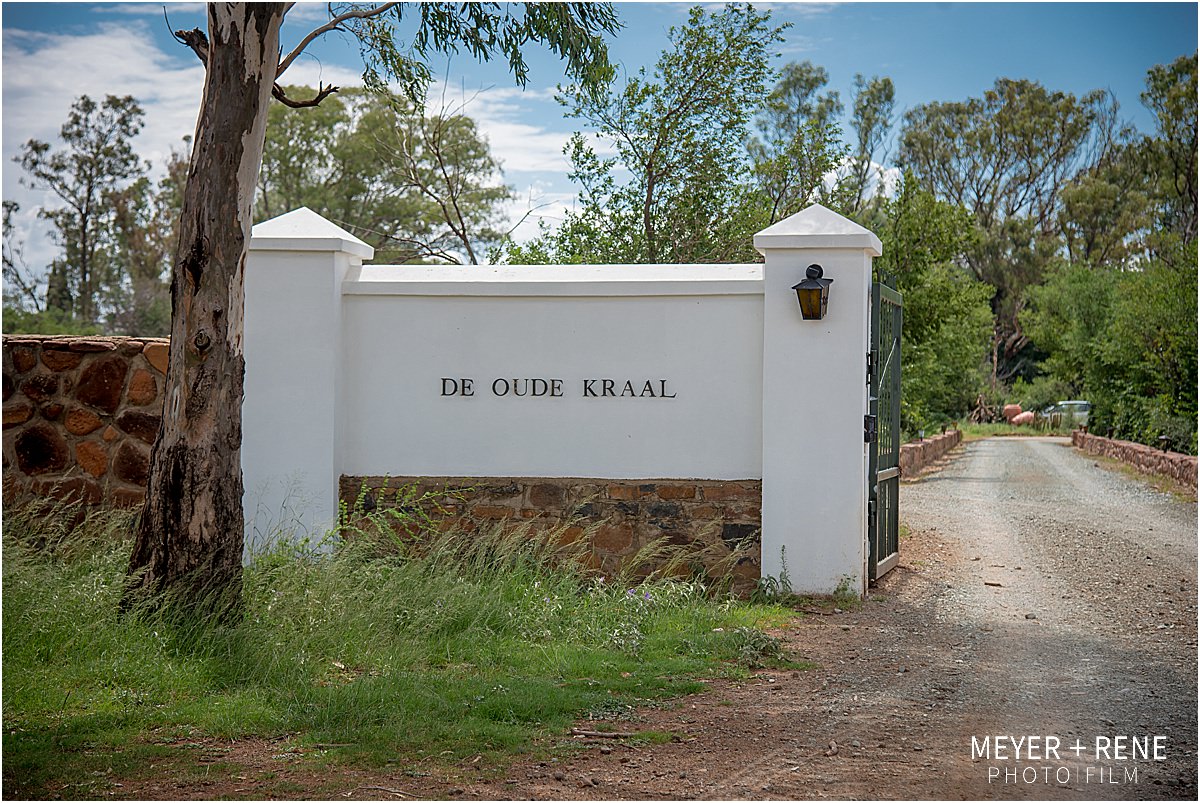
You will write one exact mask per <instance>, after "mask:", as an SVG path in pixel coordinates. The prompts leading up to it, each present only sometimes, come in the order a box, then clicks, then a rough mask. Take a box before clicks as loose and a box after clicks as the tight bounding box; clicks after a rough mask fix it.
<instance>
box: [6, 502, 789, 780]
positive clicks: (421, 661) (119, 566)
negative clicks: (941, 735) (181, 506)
mask: <svg viewBox="0 0 1200 803" xmlns="http://www.w3.org/2000/svg"><path fill="white" fill-rule="evenodd" d="M80 519H82V520H80ZM130 527H131V519H130V518H129V516H128V514H124V513H120V512H114V511H93V512H91V513H88V514H86V515H83V513H82V511H79V510H78V509H73V508H63V507H56V506H49V505H44V504H43V505H40V506H34V507H15V508H6V509H5V511H4V542H3V558H4V563H3V581H4V593H3V612H4V631H3V649H4V694H3V726H4V767H3V769H4V780H5V785H6V792H7V793H8V794H9V796H18V797H21V796H34V797H36V796H39V795H44V794H45V790H47V789H49V788H56V789H57V788H61V787H62V785H64V784H66V783H72V782H78V781H79V780H80V779H83V780H85V781H88V780H89V779H95V778H99V779H103V778H112V777H120V776H122V775H126V776H129V775H134V774H138V773H139V772H144V771H145V768H147V767H148V766H149V764H150V763H152V762H154V761H156V760H157V761H160V762H161V761H162V760H163V751H168V752H170V751H172V750H177V748H169V747H165V746H164V745H167V744H171V743H174V742H177V741H179V740H181V739H182V740H184V741H185V742H186V741H194V740H198V739H203V738H205V737H213V738H223V739H225V738H228V739H233V738H238V737H248V736H258V737H270V738H275V737H280V736H285V735H286V736H290V737H291V739H292V744H299V745H301V746H304V745H307V746H310V747H315V745H323V744H332V745H346V746H344V747H337V748H334V749H331V750H329V751H328V753H327V755H326V758H328V757H329V756H333V757H334V758H335V759H336V760H343V761H345V760H348V761H356V762H362V763H367V764H372V765H378V764H383V763H384V762H386V761H388V760H394V759H395V758H396V757H397V755H406V756H411V757H413V758H428V757H430V756H433V757H438V758H437V760H443V761H454V760H458V759H462V758H465V757H470V756H474V755H477V754H481V753H482V754H483V755H484V756H485V757H486V758H487V759H488V760H489V761H496V762H501V763H502V762H503V761H504V760H505V759H506V757H508V756H511V755H512V754H514V753H518V752H522V751H528V750H531V749H540V748H539V747H538V746H539V745H540V744H543V743H544V742H545V741H546V740H547V737H549V736H551V735H552V734H555V733H561V732H563V731H565V730H566V729H567V728H568V727H569V726H570V724H571V723H572V722H573V721H574V720H575V719H576V718H579V717H582V716H585V715H587V714H588V713H589V712H601V713H602V712H620V711H629V710H632V707H634V706H637V705H643V704H648V703H653V702H654V701H659V700H663V699H668V698H671V697H676V696H679V695H684V694H689V693H693V692H697V691H700V690H701V689H702V688H703V685H702V684H700V683H698V682H697V680H698V679H699V678H702V677H712V676H717V675H730V674H738V673H741V674H745V673H746V672H747V671H748V669H750V668H753V667H757V666H790V665H792V664H791V663H790V662H789V659H788V656H787V655H786V654H785V653H784V652H783V650H782V649H781V648H780V644H779V642H778V640H776V639H773V638H772V637H770V636H769V635H767V634H766V633H764V632H762V630H761V629H760V628H762V627H768V626H775V625H778V624H780V623H782V622H785V621H786V620H787V619H788V618H789V617H790V616H791V615H792V614H791V612H789V611H787V610H785V609H783V608H781V607H779V606H777V605H761V604H760V605H749V604H745V603H741V602H738V601H736V600H733V599H732V598H729V597H728V596H727V595H726V596H722V595H721V594H717V593H713V592H712V591H711V589H709V588H706V587H705V586H704V585H703V584H702V583H700V582H699V581H684V580H678V579H667V578H666V576H665V575H666V574H668V573H673V572H677V571H678V568H679V566H680V565H686V564H687V562H688V561H689V560H691V559H692V558H694V556H692V558H689V556H687V555H684V554H679V555H675V556H674V558H675V559H674V560H673V561H668V562H669V563H671V564H672V565H671V566H669V567H668V572H663V573H659V574H652V575H651V576H650V577H649V578H648V579H646V580H644V581H640V582H637V583H636V584H634V583H632V582H630V581H628V580H626V579H622V578H601V577H599V576H597V575H596V574H595V573H592V572H589V571H587V570H586V569H585V568H584V565H585V558H586V546H585V545H583V544H582V543H578V542H577V543H574V544H568V545H561V544H559V543H558V541H557V540H556V534H555V533H553V532H551V533H547V534H543V535H537V534H534V533H531V532H517V533H512V532H508V533H506V532H504V531H501V530H497V531H495V532H493V533H490V534H483V535H474V536H468V535H464V534H463V533H459V532H452V533H448V534H444V535H437V536H428V535H426V536H420V537H417V538H408V539H405V540H399V539H385V541H384V543H385V545H386V548H381V545H380V540H379V539H370V538H366V537H359V538H355V539H353V540H351V541H350V542H346V543H342V544H341V545H340V546H339V547H338V548H336V549H334V550H333V551H332V552H331V553H329V554H322V553H319V552H316V551H313V550H308V549H305V548H302V547H289V546H280V547H279V548H276V549H274V550H273V551H271V552H269V553H266V554H263V555H259V556H258V557H257V559H256V560H255V562H254V563H253V565H252V566H251V567H250V568H248V569H247V571H246V575H245V581H244V591H243V603H244V604H243V609H242V610H243V613H242V618H241V620H240V621H239V622H237V623H236V625H234V626H228V625H218V624H214V623H211V622H194V621H190V620H189V619H187V618H186V617H180V616H172V615H171V614H170V613H169V608H168V609H162V610H160V611H159V612H157V613H154V612H150V611H143V612H141V613H136V614H134V615H128V616H125V617H120V616H118V614H117V601H118V598H119V597H120V594H121V591H122V584H123V579H124V571H125V567H126V563H127V560H128V554H129V548H130V544H129V541H128V535H129V532H130ZM651 551H655V550H651ZM658 551H659V552H661V551H662V550H661V549H659V550H658ZM281 749H283V748H281ZM310 752H311V751H310ZM89 782H90V781H89ZM97 782H99V781H97ZM68 791H70V792H72V793H78V794H82V793H83V792H82V791H79V790H68ZM83 791H86V790H83Z"/></svg>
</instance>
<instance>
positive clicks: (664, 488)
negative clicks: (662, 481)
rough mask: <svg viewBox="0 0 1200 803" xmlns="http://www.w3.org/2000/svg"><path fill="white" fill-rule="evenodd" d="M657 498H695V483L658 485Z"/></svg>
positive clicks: (668, 499)
mask: <svg viewBox="0 0 1200 803" xmlns="http://www.w3.org/2000/svg"><path fill="white" fill-rule="evenodd" d="M658 498H659V499H663V500H667V501H670V500H675V499H695V498H696V486H695V485H659V486H658Z"/></svg>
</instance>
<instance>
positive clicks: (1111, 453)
mask: <svg viewBox="0 0 1200 803" xmlns="http://www.w3.org/2000/svg"><path fill="white" fill-rule="evenodd" d="M1071 445H1072V446H1074V447H1076V448H1077V449H1082V450H1083V451H1085V452H1087V453H1088V454H1098V455H1103V456H1105V457H1111V458H1114V459H1116V460H1120V461H1121V462H1122V463H1127V464H1128V465H1131V466H1133V467H1134V468H1136V469H1137V470H1138V471H1140V472H1142V473H1143V474H1161V475H1163V476H1167V477H1170V478H1172V479H1174V480H1178V481H1179V482H1181V483H1183V484H1184V485H1187V486H1190V487H1192V488H1195V487H1196V457H1195V456H1193V455H1187V454H1180V453H1179V452H1164V451H1161V450H1159V449H1155V448H1153V447H1151V446H1146V445H1145V444H1143V443H1133V442H1132V441H1118V440H1110V439H1109V438H1102V437H1100V436H1099V435H1092V434H1090V433H1087V432H1084V431H1083V430H1080V429H1077V430H1075V431H1074V432H1072V433H1071Z"/></svg>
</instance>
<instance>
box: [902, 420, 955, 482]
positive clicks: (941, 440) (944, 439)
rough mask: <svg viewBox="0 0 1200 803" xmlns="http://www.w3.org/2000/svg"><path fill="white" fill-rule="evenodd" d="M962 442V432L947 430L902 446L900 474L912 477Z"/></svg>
mask: <svg viewBox="0 0 1200 803" xmlns="http://www.w3.org/2000/svg"><path fill="white" fill-rule="evenodd" d="M961 442H962V432H961V431H960V430H957V429H951V430H947V431H946V432H943V433H942V434H941V435H934V436H933V437H932V438H925V439H924V440H920V441H912V442H911V443H905V444H902V445H901V446H900V476H901V477H912V476H914V475H916V473H917V472H919V471H920V470H921V469H923V468H925V467H926V466H927V465H929V464H930V463H932V462H933V461H935V460H937V459H938V458H939V457H941V456H942V455H944V454H945V453H946V452H948V451H950V450H951V449H953V448H954V447H955V446H958V444H959V443H961Z"/></svg>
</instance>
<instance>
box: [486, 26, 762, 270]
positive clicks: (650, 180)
mask: <svg viewBox="0 0 1200 803" xmlns="http://www.w3.org/2000/svg"><path fill="white" fill-rule="evenodd" d="M769 19H770V15H769V13H765V12H759V11H756V10H755V9H754V8H753V7H751V6H749V5H736V4H728V5H726V6H724V7H723V8H722V9H721V10H719V11H714V12H711V13H710V12H709V11H707V10H705V9H704V8H701V7H699V6H697V7H694V8H692V9H691V11H690V12H689V15H688V21H687V24H685V25H683V26H681V27H672V28H671V30H670V33H669V38H670V45H669V46H668V47H667V49H666V50H664V51H663V53H662V54H661V55H660V56H659V59H658V61H657V63H656V65H655V67H654V69H653V70H652V71H648V70H647V69H646V68H644V67H643V68H641V69H640V70H639V71H638V72H637V73H636V74H634V75H632V76H629V77H627V78H626V79H625V81H624V82H623V83H620V82H618V81H617V80H616V78H615V76H614V77H613V79H612V80H610V81H608V82H606V83H605V84H603V85H601V86H599V87H596V88H589V87H585V86H570V87H567V88H566V89H564V90H563V91H562V92H561V93H560V95H559V102H560V103H561V104H562V105H563V106H564V107H565V108H566V110H567V112H566V114H567V116H568V117H572V118H576V119H578V120H581V121H582V122H583V123H585V124H586V125H587V127H588V128H589V129H591V132H592V133H590V134H589V135H588V136H585V135H584V134H583V133H576V134H575V136H574V137H573V138H572V139H571V141H570V143H569V144H568V145H567V148H566V153H567V155H568V157H569V158H570V160H571V166H572V170H571V178H572V180H573V181H575V182H576V183H577V184H579V185H580V189H581V192H580V202H579V203H580V208H579V209H578V210H577V211H573V212H571V213H569V214H568V215H567V218H566V219H565V220H564V222H563V223H562V224H561V225H560V226H559V227H558V228H557V229H556V230H555V231H553V232H547V233H545V234H544V235H543V236H542V237H541V238H539V239H538V240H537V241H534V242H532V243H528V244H526V245H524V246H520V247H510V248H509V250H508V252H507V254H506V255H505V258H506V259H508V260H510V261H519V262H545V261H556V262H567V263H570V262H582V261H598V262H631V263H644V262H722V261H730V260H738V259H753V258H754V251H753V249H752V248H751V247H750V243H749V241H748V240H747V239H746V238H745V237H744V236H742V235H743V233H744V232H746V231H754V230H755V227H758V228H762V225H759V224H760V223H762V224H763V225H765V222H763V221H762V219H761V215H762V206H761V204H759V203H757V199H755V198H753V197H752V193H753V188H752V187H750V186H748V185H747V183H746V182H745V181H744V180H743V176H744V175H746V174H748V173H749V171H750V167H749V164H748V160H747V157H746V152H745V147H744V143H745V141H746V137H747V134H748V130H747V129H748V124H749V121H750V117H751V115H752V114H753V113H754V111H755V110H756V109H757V108H758V107H759V104H760V103H761V102H762V101H763V100H764V99H765V98H766V95H767V92H768V81H769V80H770V77H771V74H770V70H769V69H768V67H767V57H768V49H769V48H770V47H771V46H772V45H773V44H774V43H776V42H777V41H779V39H780V32H781V31H782V30H783V28H782V27H776V26H772V25H771V24H770V22H769ZM596 139H600V140H607V141H608V142H609V143H611V146H612V148H613V149H614V150H615V156H613V157H610V158H604V157H602V156H600V155H599V154H598V152H597V148H596V147H595V145H594V144H593V143H594V142H595V140H596ZM626 176H627V177H626Z"/></svg>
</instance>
